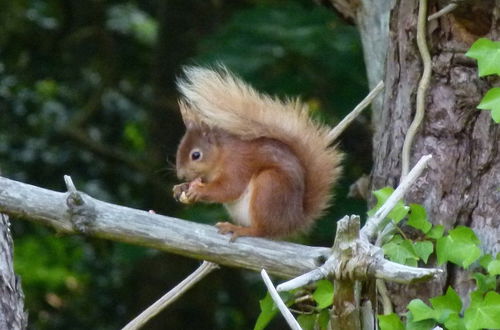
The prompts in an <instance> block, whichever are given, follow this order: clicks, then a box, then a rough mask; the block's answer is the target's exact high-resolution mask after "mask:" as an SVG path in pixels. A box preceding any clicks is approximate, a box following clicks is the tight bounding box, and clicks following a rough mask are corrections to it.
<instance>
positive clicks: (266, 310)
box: [254, 292, 279, 330]
mask: <svg viewBox="0 0 500 330" xmlns="http://www.w3.org/2000/svg"><path fill="white" fill-rule="evenodd" d="M259 305H260V314H259V317H258V318H257V321H256V322H255V326H254V330H262V329H265V328H266V326H267V325H268V324H269V322H271V320H272V319H273V318H274V317H275V316H276V314H277V313H278V311H279V310H278V307H276V305H275V304H274V301H273V298H271V295H270V294H269V292H268V293H267V294H266V296H265V297H264V299H262V300H260V301H259Z"/></svg>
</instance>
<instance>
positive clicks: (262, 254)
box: [0, 177, 330, 278]
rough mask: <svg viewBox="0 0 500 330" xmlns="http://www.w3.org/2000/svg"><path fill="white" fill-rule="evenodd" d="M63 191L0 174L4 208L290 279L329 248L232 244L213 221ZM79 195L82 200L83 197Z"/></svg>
mask: <svg viewBox="0 0 500 330" xmlns="http://www.w3.org/2000/svg"><path fill="white" fill-rule="evenodd" d="M77 193H78V195H79V197H80V198H75V192H68V193H60V192H55V191H51V190H47V189H43V188H39V187H35V186H31V185H28V184H24V183H21V182H17V181H13V180H10V179H7V178H4V177H0V212H3V213H6V214H8V215H10V216H12V217H13V218H14V217H15V218H24V219H26V220H29V221H33V222H37V223H41V224H44V225H47V226H50V227H53V228H55V229H56V230H57V231H59V232H62V233H66V234H75V233H84V234H85V235H90V236H95V237H99V238H105V239H111V240H115V241H121V242H127V243H130V244H135V245H141V246H146V247H150V248H155V249H158V250H162V251H166V252H171V253H175V254H180V255H184V256H187V257H191V258H196V259H203V260H207V261H211V262H214V263H217V264H220V265H225V266H229V267H239V268H246V269H251V270H254V271H260V270H261V269H262V268H265V269H266V270H267V271H268V272H269V273H271V274H273V275H276V276H280V277H284V278H289V277H293V276H297V275H300V274H303V273H305V272H308V271H310V270H311V269H314V268H316V267H318V266H320V265H321V264H322V263H323V261H324V260H326V259H327V258H328V256H329V254H330V249H329V248H323V247H309V246H304V245H299V244H294V243H289V242H278V241H271V240H266V239H262V238H250V237H240V238H238V240H237V241H236V242H234V243H230V242H229V237H227V236H224V235H221V234H219V233H217V229H216V228H215V227H213V226H208V225H204V224H199V223H195V222H190V221H185V220H181V219H176V218H172V217H167V216H162V215H159V214H151V213H148V212H146V211H141V210H136V209H132V208H127V207H123V206H118V205H113V204H109V203H106V202H102V201H99V200H97V199H94V198H92V197H90V196H88V195H86V194H84V193H82V192H77ZM80 199H81V201H80Z"/></svg>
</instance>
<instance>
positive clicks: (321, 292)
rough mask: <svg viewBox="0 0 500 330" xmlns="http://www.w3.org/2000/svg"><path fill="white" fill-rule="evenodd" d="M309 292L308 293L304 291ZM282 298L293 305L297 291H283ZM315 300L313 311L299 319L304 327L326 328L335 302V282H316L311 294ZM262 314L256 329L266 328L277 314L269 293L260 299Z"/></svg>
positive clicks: (289, 304)
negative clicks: (330, 308)
mask: <svg viewBox="0 0 500 330" xmlns="http://www.w3.org/2000/svg"><path fill="white" fill-rule="evenodd" d="M304 294H306V295H307V294H308V293H304ZM280 296H281V298H282V299H283V301H284V302H285V304H286V305H287V306H292V305H293V304H295V302H296V293H295V292H282V293H280ZM310 296H311V297H312V300H313V302H314V306H309V307H312V310H313V312H309V313H308V314H301V315H300V316H299V317H298V318H297V321H298V322H299V324H300V325H301V327H302V328H303V329H321V330H322V329H326V328H327V324H328V321H329V319H330V318H329V311H328V307H330V306H331V305H332V303H333V284H332V282H331V281H328V280H319V281H317V282H316V283H315V288H314V291H313V292H312V294H311V295H310ZM260 310H261V312H260V314H259V317H258V318H257V321H256V323H255V327H254V329H259V330H260V329H265V328H266V326H268V325H269V323H270V322H271V321H272V319H273V318H274V317H275V316H276V315H277V313H278V308H277V307H276V305H275V304H274V301H273V300H272V298H271V296H270V295H269V293H267V295H266V296H265V297H264V299H262V300H261V301H260Z"/></svg>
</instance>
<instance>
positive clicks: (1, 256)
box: [0, 213, 28, 330]
mask: <svg viewBox="0 0 500 330" xmlns="http://www.w3.org/2000/svg"><path fill="white" fill-rule="evenodd" d="M9 226H10V223H9V218H8V217H7V216H6V215H4V214H1V213H0V329H13V330H17V329H25V328H26V326H27V323H28V314H26V313H25V312H24V294H23V290H22V288H21V281H20V279H19V278H18V277H17V276H16V274H15V273H14V265H13V250H12V245H13V244H12V237H11V235H10V228H9Z"/></svg>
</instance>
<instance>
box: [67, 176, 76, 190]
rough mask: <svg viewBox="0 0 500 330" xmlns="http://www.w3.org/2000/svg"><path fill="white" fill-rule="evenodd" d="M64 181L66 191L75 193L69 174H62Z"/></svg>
mask: <svg viewBox="0 0 500 330" xmlns="http://www.w3.org/2000/svg"><path fill="white" fill-rule="evenodd" d="M64 183H65V184H66V188H67V189H68V192H70V193H76V192H77V190H76V187H75V184H74V183H73V179H71V177H70V176H69V175H65V176H64Z"/></svg>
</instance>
